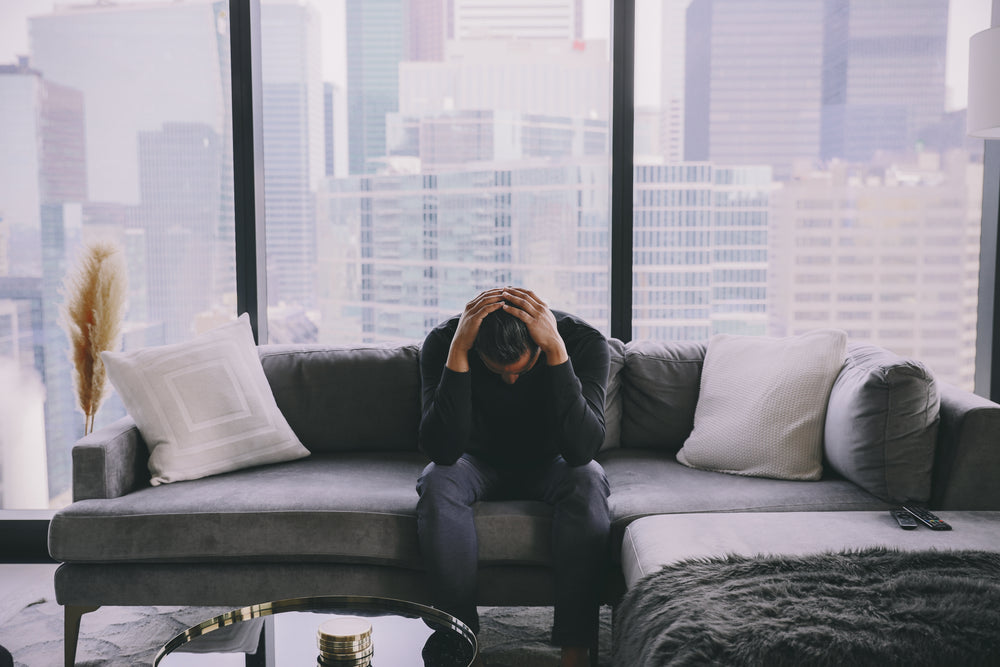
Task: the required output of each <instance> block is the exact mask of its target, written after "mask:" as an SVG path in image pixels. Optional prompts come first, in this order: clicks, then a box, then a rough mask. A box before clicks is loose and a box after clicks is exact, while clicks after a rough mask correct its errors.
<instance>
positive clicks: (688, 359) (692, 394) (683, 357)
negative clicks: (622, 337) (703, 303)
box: [621, 340, 705, 454]
mask: <svg viewBox="0 0 1000 667" xmlns="http://www.w3.org/2000/svg"><path fill="white" fill-rule="evenodd" d="M704 360H705V344H704V343H687V342H660V341H653V340H633V341H630V342H629V343H627V344H626V345H625V366H624V368H623V369H622V373H621V376H622V387H621V396H622V400H621V405H622V417H621V420H622V421H621V442H622V446H623V447H638V448H643V449H658V450H662V451H666V452H669V453H671V454H676V453H677V450H678V449H680V448H681V445H683V444H684V441H685V440H686V439H687V437H688V435H690V434H691V428H692V427H693V425H694V410H695V405H696V404H697V402H698V386H699V382H700V381H701V365H702V363H703V362H704Z"/></svg>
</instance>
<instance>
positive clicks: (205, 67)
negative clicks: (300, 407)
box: [0, 0, 236, 509]
mask: <svg viewBox="0 0 1000 667" xmlns="http://www.w3.org/2000/svg"><path fill="white" fill-rule="evenodd" d="M227 12H228V3H227V2H225V1H218V2H211V1H208V0H204V1H197V0H189V1H188V2H184V3H177V2H171V3H168V2H157V3H142V2H122V1H119V2H116V3H92V4H82V3H78V4H70V3H58V4H56V3H54V2H52V1H44V0H19V1H18V2H10V3H8V2H5V3H3V4H2V6H0V26H2V33H0V34H2V37H3V38H2V39H0V49H2V52H0V63H3V66H2V67H0V145H2V146H3V147H4V149H3V150H2V151H0V387H2V388H3V389H0V391H2V392H3V396H2V397H0V411H2V412H3V414H2V416H0V454H2V458H0V499H2V502H0V506H2V507H4V508H8V509H10V508H32V509H41V508H46V507H59V506H62V505H64V504H66V503H67V502H69V500H70V493H71V490H70V484H71V469H70V450H71V448H72V446H73V443H74V442H75V441H76V440H77V439H78V438H79V437H80V436H81V435H83V429H84V416H83V414H82V413H81V412H80V411H79V410H78V409H77V408H76V394H75V392H74V388H73V380H72V370H71V369H72V365H71V362H70V360H69V356H68V352H69V344H68V342H67V338H66V335H65V334H64V332H63V330H62V329H61V328H60V327H59V325H58V308H59V305H60V304H61V303H62V302H63V292H62V287H61V286H62V284H63V280H64V277H65V275H66V273H67V271H68V270H70V269H71V267H73V266H74V265H75V263H76V261H77V258H78V255H79V252H80V249H81V247H82V246H83V244H85V243H88V242H90V241H92V240H110V241H113V242H114V243H116V244H117V245H118V246H119V247H120V248H121V250H122V252H123V253H124V257H125V262H126V266H127V275H128V280H129V296H128V310H127V315H126V320H125V323H124V326H123V333H124V335H123V346H124V348H125V349H131V348H135V347H140V346H146V345H155V344H163V343H170V342H176V341H179V340H183V339H186V338H189V337H191V336H193V335H194V334H195V333H197V332H198V331H200V330H203V329H205V328H208V327H210V326H212V325H214V324H216V323H219V322H221V321H224V320H227V319H229V318H231V317H233V316H234V315H235V311H236V303H235V269H234V261H235V259H234V258H235V251H234V238H233V191H232V182H233V179H232V150H231V146H232V128H231V121H230V118H231V113H230V93H229V89H230V68H229V33H228V31H229V21H228V16H227ZM124 414H125V411H124V408H123V407H122V405H121V402H120V400H119V399H118V398H117V397H116V396H112V397H111V398H109V399H108V400H107V401H106V402H105V403H104V405H103V407H101V409H100V410H99V412H98V413H97V419H96V426H97V427H98V428H99V427H101V426H102V425H104V424H107V423H110V422H111V421H113V420H115V419H117V418H119V417H121V416H122V415H124Z"/></svg>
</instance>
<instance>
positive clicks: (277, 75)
mask: <svg viewBox="0 0 1000 667" xmlns="http://www.w3.org/2000/svg"><path fill="white" fill-rule="evenodd" d="M610 13H611V8H610V2H609V1H608V0H596V1H594V0H590V1H588V2H581V0H547V1H546V2H534V3H516V4H514V3H496V2H484V1H483V0H449V1H448V2H445V1H444V0H347V1H346V2H344V3H327V2H312V3H310V2H301V3H300V2H294V3H293V2H281V1H271V0H264V2H263V5H262V8H261V32H262V41H263V48H262V52H263V61H264V64H263V100H264V144H265V146H264V155H265V200H266V203H265V206H266V222H267V281H268V304H269V306H268V325H269V341H270V342H272V343H278V342H311V341H319V342H361V341H420V340H422V339H423V337H424V335H425V334H426V333H427V332H428V331H429V330H430V329H431V328H433V327H434V326H435V325H437V324H438V323H439V322H440V321H441V320H443V319H445V318H447V317H449V316H451V315H453V314H455V313H457V312H459V311H461V309H462V308H463V307H464V305H465V303H466V302H467V301H468V300H469V299H471V298H472V297H473V296H475V294H477V293H478V292H479V291H481V290H483V289H486V288H489V287H495V286H498V285H509V284H514V285H524V286H527V287H529V288H531V289H533V290H535V291H536V293H538V294H539V295H540V296H541V297H542V298H543V299H544V300H545V301H546V302H547V303H548V304H549V305H550V306H551V307H553V308H556V309H560V310H567V311H571V312H574V313H575V314H577V315H579V316H581V317H583V318H585V319H587V320H588V321H590V322H591V323H593V324H594V325H595V326H597V327H599V328H601V329H603V330H605V331H607V327H608V321H609V312H608V310H609V288H608V246H609V238H610V222H609V209H610V202H609V200H610V196H609V183H610V174H609V151H610V137H609V122H608V119H609V116H610V81H611V75H610V51H609V48H610V43H609V42H610V40H609V37H610Z"/></svg>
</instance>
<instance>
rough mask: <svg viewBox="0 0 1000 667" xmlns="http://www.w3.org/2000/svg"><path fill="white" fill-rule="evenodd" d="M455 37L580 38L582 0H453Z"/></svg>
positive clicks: (479, 38)
mask: <svg viewBox="0 0 1000 667" xmlns="http://www.w3.org/2000/svg"><path fill="white" fill-rule="evenodd" d="M449 5H452V6H453V7H454V18H453V19H452V20H453V23H452V31H451V32H450V33H449V36H450V37H451V38H452V39H456V40H473V41H476V40H484V39H501V40H508V39H562V40H574V39H581V38H582V36H583V0H538V1H537V2H531V3H511V2H503V1H502V0H500V1H498V0H451V1H450V2H449Z"/></svg>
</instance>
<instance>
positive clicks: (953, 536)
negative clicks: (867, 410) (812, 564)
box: [621, 510, 1000, 588]
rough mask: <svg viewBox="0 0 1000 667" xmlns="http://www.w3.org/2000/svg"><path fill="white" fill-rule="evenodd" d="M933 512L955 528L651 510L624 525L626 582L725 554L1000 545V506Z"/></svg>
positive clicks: (869, 516)
mask: <svg viewBox="0 0 1000 667" xmlns="http://www.w3.org/2000/svg"><path fill="white" fill-rule="evenodd" d="M935 514H937V515H938V516H940V517H941V518H942V519H944V520H945V521H947V522H948V523H950V524H951V526H952V528H953V530H950V531H934V530H928V529H926V528H923V527H920V528H917V529H916V530H900V528H899V526H898V525H897V524H896V520H895V519H893V518H892V516H890V515H889V512H888V511H879V512H788V513H784V512H753V513H740V514H734V513H719V514H674V515H671V516H650V517H645V518H642V519H639V520H637V521H635V522H633V523H632V524H631V525H629V527H628V529H627V530H626V532H625V539H624V540H623V541H622V547H621V558H622V572H623V573H624V575H625V585H626V586H627V587H628V588H632V586H633V585H635V583H636V582H637V581H639V580H640V579H642V578H643V577H645V576H646V575H648V574H651V573H653V572H656V571H657V570H659V569H660V568H661V567H663V566H664V565H673V564H675V563H679V562H681V561H685V560H688V559H692V558H712V557H717V556H726V555H730V554H736V555H740V556H756V555H760V554H763V555H786V556H803V555H807V554H814V553H822V552H826V551H842V550H845V549H864V548H867V547H887V548H892V549H904V550H922V549H982V550H986V551H1000V512H949V511H945V510H940V511H936V512H935Z"/></svg>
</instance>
